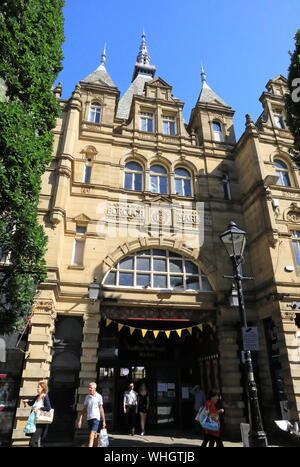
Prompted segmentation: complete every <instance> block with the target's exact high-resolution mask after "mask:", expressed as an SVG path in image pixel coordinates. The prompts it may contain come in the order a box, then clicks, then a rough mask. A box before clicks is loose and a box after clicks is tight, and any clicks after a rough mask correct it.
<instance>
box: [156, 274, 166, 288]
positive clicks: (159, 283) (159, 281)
mask: <svg viewBox="0 0 300 467" xmlns="http://www.w3.org/2000/svg"><path fill="white" fill-rule="evenodd" d="M153 280H154V284H153V287H154V288H155V289H166V288H167V276H158V275H154V277H153Z"/></svg>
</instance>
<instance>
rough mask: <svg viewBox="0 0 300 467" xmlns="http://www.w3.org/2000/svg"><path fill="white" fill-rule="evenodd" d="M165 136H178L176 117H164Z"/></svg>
mask: <svg viewBox="0 0 300 467" xmlns="http://www.w3.org/2000/svg"><path fill="white" fill-rule="evenodd" d="M163 134H164V135H170V136H175V134H176V129H175V117H170V116H167V115H163Z"/></svg>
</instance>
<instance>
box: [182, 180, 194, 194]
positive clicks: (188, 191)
mask: <svg viewBox="0 0 300 467" xmlns="http://www.w3.org/2000/svg"><path fill="white" fill-rule="evenodd" d="M183 183H184V194H185V196H192V189H191V181H190V180H184V181H183Z"/></svg>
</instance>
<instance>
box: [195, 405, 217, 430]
mask: <svg viewBox="0 0 300 467" xmlns="http://www.w3.org/2000/svg"><path fill="white" fill-rule="evenodd" d="M197 415H198V414H197ZM199 422H200V425H201V426H202V428H205V429H206V430H210V431H218V430H219V422H218V421H216V420H214V419H213V418H212V416H211V415H210V413H209V409H208V408H207V407H203V409H202V410H201V412H200V416H199Z"/></svg>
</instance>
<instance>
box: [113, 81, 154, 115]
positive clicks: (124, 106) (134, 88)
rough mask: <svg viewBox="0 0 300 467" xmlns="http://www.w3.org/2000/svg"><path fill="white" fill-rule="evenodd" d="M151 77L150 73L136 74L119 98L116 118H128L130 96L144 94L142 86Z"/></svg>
mask: <svg viewBox="0 0 300 467" xmlns="http://www.w3.org/2000/svg"><path fill="white" fill-rule="evenodd" d="M152 79H153V77H152V76H150V75H143V74H138V75H137V77H136V78H135V80H134V81H133V82H132V83H131V85H130V86H129V88H128V89H127V91H126V92H125V94H124V95H123V97H122V98H121V99H120V102H119V105H118V110H117V118H122V119H126V120H127V119H128V117H129V112H130V107H131V102H132V98H133V96H134V95H135V94H137V95H139V96H141V95H143V94H144V86H145V83H146V82H148V81H152Z"/></svg>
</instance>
